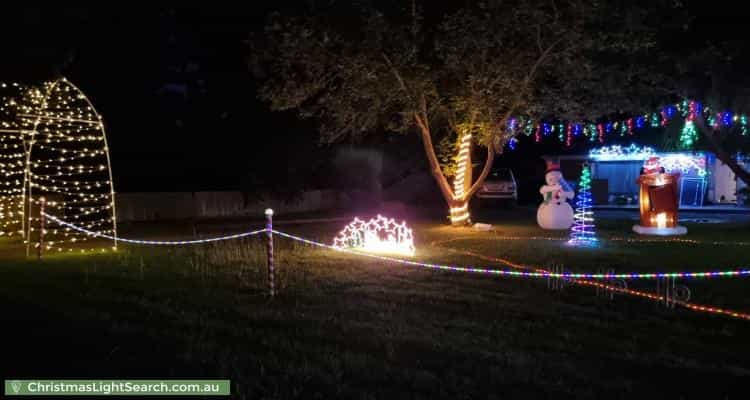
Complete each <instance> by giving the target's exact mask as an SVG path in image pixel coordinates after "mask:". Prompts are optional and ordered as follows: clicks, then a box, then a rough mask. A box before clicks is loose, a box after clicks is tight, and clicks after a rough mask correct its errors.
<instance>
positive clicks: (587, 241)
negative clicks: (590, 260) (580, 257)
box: [568, 164, 599, 247]
mask: <svg viewBox="0 0 750 400" xmlns="http://www.w3.org/2000/svg"><path fill="white" fill-rule="evenodd" d="M578 186H579V189H578V197H577V201H576V213H575V215H574V217H575V221H574V222H573V226H572V227H571V228H570V240H569V241H568V244H569V245H571V246H589V247H591V246H596V245H597V243H598V241H599V240H598V239H597V238H596V233H595V232H594V212H593V211H592V210H591V168H590V167H589V165H588V164H586V165H584V166H583V171H582V172H581V180H580V183H579V185H578Z"/></svg>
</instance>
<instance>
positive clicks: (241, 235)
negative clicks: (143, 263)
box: [44, 213, 267, 246]
mask: <svg viewBox="0 0 750 400" xmlns="http://www.w3.org/2000/svg"><path fill="white" fill-rule="evenodd" d="M44 216H45V217H47V218H49V219H50V220H52V221H54V222H55V223H58V224H60V225H62V226H64V227H66V228H70V229H73V230H75V231H78V232H81V233H84V234H86V235H89V236H91V237H95V238H103V239H110V240H114V241H115V242H123V243H132V244H144V245H155V246H181V245H188V244H202V243H211V242H219V241H223V240H231V239H240V238H244V237H248V236H253V235H258V234H260V233H263V232H267V230H266V229H265V228H264V229H258V230H255V231H250V232H243V233H237V234H234V235H226V236H219V237H213V238H207V239H195V240H173V241H171V240H138V239H126V238H121V237H114V236H111V235H107V234H103V233H99V232H94V231H90V230H88V229H85V228H82V227H80V226H77V225H74V224H71V223H70V222H66V221H63V220H61V219H59V218H57V217H55V216H54V215H50V214H47V213H44Z"/></svg>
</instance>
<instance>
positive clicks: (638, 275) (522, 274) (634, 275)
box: [44, 213, 750, 280]
mask: <svg viewBox="0 0 750 400" xmlns="http://www.w3.org/2000/svg"><path fill="white" fill-rule="evenodd" d="M44 215H45V217H47V218H49V219H50V220H51V221H53V222H55V223H58V224H60V225H63V226H65V227H67V228H70V229H74V230H76V231H78V232H82V233H85V234H87V235H90V236H94V237H98V236H101V237H104V238H106V239H112V240H114V237H112V236H107V235H103V234H100V233H98V232H94V231H90V230H88V229H85V228H81V227H79V226H76V225H74V224H71V223H69V222H66V221H63V220H61V219H59V218H57V217H55V216H54V215H50V214H47V213H45V214H44ZM267 231H268V229H266V228H264V229H259V230H255V231H251V232H245V233H239V234H235V235H228V236H220V237H216V238H209V239H198V240H184V241H152V240H134V239H125V238H120V237H118V238H117V241H118V242H125V243H133V244H144V245H181V244H199V243H207V242H216V241H220V240H229V239H236V238H240V237H246V236H252V235H257V234H260V233H263V232H267ZM272 232H273V233H275V234H278V235H280V236H284V237H286V238H289V239H293V240H296V241H299V242H302V243H307V244H309V245H313V246H317V247H321V248H326V249H330V250H335V251H339V252H344V253H349V254H356V255H360V256H365V257H370V258H376V259H380V260H383V261H389V262H394V263H398V264H405V265H413V266H418V267H423V268H428V269H437V270H444V271H455V272H472V273H482V274H487V275H498V276H508V277H519V278H562V279H603V280H608V279H660V278H685V279H686V278H722V277H739V276H750V269H746V268H743V269H732V270H724V271H702V272H647V273H642V272H628V273H581V272H570V273H568V272H566V273H553V272H526V271H508V270H501V269H493V268H486V267H472V266H465V267H463V266H455V265H446V264H434V263H426V262H419V261H413V260H404V259H399V258H393V257H388V256H383V255H378V254H371V253H365V252H362V251H360V250H355V249H352V248H347V247H337V246H334V245H329V244H325V243H321V242H316V241H314V240H309V239H305V238H303V237H299V236H295V235H292V234H289V233H285V232H280V231H277V230H275V229H274V230H272Z"/></svg>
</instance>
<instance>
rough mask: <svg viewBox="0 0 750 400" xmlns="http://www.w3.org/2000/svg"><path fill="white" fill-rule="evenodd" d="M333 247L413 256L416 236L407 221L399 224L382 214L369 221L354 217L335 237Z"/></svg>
mask: <svg viewBox="0 0 750 400" xmlns="http://www.w3.org/2000/svg"><path fill="white" fill-rule="evenodd" d="M333 247H335V248H339V249H352V250H361V251H365V252H368V253H385V254H400V255H406V256H413V255H414V252H415V248H414V236H413V234H412V230H411V229H409V228H408V227H407V226H406V222H401V223H400V224H399V223H396V221H395V220H393V219H392V218H386V217H383V216H381V215H378V216H377V217H376V218H373V219H371V220H369V221H367V222H365V221H363V220H361V219H359V218H354V221H352V222H351V223H350V224H349V225H347V226H346V227H345V228H344V229H343V230H342V231H341V232H339V234H338V236H336V238H334V239H333Z"/></svg>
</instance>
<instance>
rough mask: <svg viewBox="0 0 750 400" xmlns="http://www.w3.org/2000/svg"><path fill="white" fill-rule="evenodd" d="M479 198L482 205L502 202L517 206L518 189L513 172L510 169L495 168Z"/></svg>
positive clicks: (479, 192) (478, 195)
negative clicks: (490, 201) (493, 201)
mask: <svg viewBox="0 0 750 400" xmlns="http://www.w3.org/2000/svg"><path fill="white" fill-rule="evenodd" d="M477 198H479V200H480V203H484V202H486V201H488V200H502V201H506V202H508V203H509V204H510V205H512V206H513V205H515V204H516V201H517V200H518V188H517V186H516V178H515V177H514V176H513V171H511V170H510V168H493V169H492V170H491V171H490V174H489V175H488V176H487V179H485V180H484V184H483V185H482V187H481V188H480V189H479V191H478V192H477Z"/></svg>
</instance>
